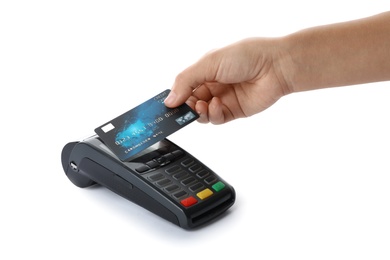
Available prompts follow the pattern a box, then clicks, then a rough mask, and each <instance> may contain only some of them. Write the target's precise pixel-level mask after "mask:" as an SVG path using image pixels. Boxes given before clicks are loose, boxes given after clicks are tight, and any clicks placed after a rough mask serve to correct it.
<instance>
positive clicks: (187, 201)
mask: <svg viewBox="0 0 390 260" xmlns="http://www.w3.org/2000/svg"><path fill="white" fill-rule="evenodd" d="M197 202H198V200H197V199H195V198H194V197H192V196H190V197H188V198H185V199H182V200H181V201H180V203H181V204H182V205H183V206H184V207H189V206H192V205H194V204H196V203H197Z"/></svg>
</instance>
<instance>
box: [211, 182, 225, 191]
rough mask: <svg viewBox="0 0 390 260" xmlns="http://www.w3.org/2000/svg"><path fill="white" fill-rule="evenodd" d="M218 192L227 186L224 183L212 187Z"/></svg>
mask: <svg viewBox="0 0 390 260" xmlns="http://www.w3.org/2000/svg"><path fill="white" fill-rule="evenodd" d="M211 187H212V188H213V189H214V190H215V191H216V192H218V191H221V190H223V189H224V188H225V184H224V183H223V182H222V181H219V182H217V183H215V184H214V185H213V186H211Z"/></svg>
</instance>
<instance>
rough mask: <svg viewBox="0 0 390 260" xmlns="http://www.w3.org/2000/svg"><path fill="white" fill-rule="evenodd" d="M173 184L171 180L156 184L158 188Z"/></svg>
mask: <svg viewBox="0 0 390 260" xmlns="http://www.w3.org/2000/svg"><path fill="white" fill-rule="evenodd" d="M171 183H172V181H171V180H170V179H163V180H161V181H158V182H156V185H157V186H158V187H164V186H166V185H168V184H171Z"/></svg>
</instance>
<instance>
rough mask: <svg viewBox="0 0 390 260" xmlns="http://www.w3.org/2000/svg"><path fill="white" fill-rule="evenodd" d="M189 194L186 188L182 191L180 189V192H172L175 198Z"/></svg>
mask: <svg viewBox="0 0 390 260" xmlns="http://www.w3.org/2000/svg"><path fill="white" fill-rule="evenodd" d="M187 195H188V193H187V192H185V191H184V190H181V191H178V192H176V193H174V194H172V196H173V197H174V198H175V199H179V198H182V197H184V196H187Z"/></svg>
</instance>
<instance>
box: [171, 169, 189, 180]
mask: <svg viewBox="0 0 390 260" xmlns="http://www.w3.org/2000/svg"><path fill="white" fill-rule="evenodd" d="M187 176H188V173H187V172H185V171H180V172H178V173H175V174H174V175H173V176H172V177H173V178H174V179H175V180H180V179H183V178H184V177H187Z"/></svg>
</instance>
